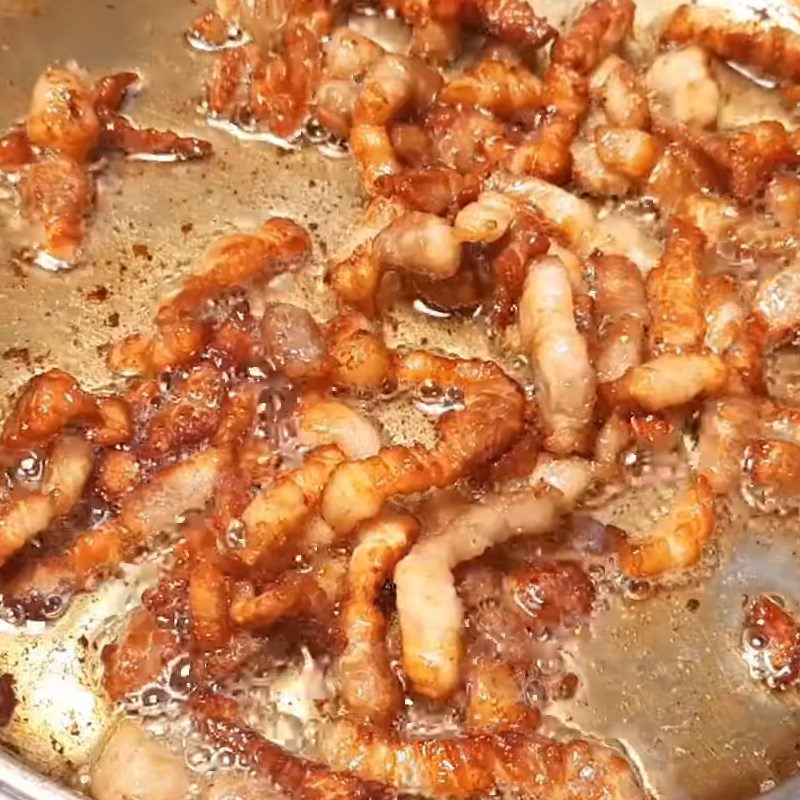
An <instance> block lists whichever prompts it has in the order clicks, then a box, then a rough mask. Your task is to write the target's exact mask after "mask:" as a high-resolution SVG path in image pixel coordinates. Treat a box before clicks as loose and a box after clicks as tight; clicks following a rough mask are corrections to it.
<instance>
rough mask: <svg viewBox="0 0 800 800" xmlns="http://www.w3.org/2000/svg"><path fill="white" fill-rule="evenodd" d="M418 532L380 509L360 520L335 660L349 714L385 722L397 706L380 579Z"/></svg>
mask: <svg viewBox="0 0 800 800" xmlns="http://www.w3.org/2000/svg"><path fill="white" fill-rule="evenodd" d="M418 533H419V524H418V523H417V521H416V520H415V519H414V518H413V517H410V516H408V515H406V514H392V513H388V512H387V513H383V514H381V515H380V516H378V517H376V518H375V519H374V520H371V521H369V522H367V523H365V524H364V526H363V527H362V529H361V531H360V534H359V542H358V545H357V546H356V547H355V549H354V550H353V554H352V556H351V558H350V564H349V565H348V569H347V591H346V595H345V600H344V603H343V606H342V611H341V620H342V623H341V624H342V632H343V638H344V640H345V647H344V651H343V652H342V655H341V658H340V660H339V666H338V672H339V679H340V688H339V691H340V697H341V700H342V703H343V704H344V706H345V707H346V708H347V709H348V711H349V712H350V713H352V714H356V715H358V716H360V717H363V718H364V719H366V720H370V721H373V722H377V723H384V722H388V721H390V720H391V719H392V718H393V717H394V715H395V714H397V712H398V711H399V710H400V707H401V705H402V699H403V697H402V691H401V688H400V685H399V683H398V680H397V676H396V675H395V674H394V672H393V670H392V667H391V664H390V662H389V654H388V653H387V650H386V644H385V641H384V639H385V634H386V618H385V616H384V614H383V612H382V611H381V610H380V609H379V608H378V606H377V602H378V598H379V595H380V592H381V589H382V588H383V585H384V583H385V582H386V581H387V580H389V579H390V578H391V576H392V573H393V572H394V568H395V566H396V565H397V563H398V562H399V561H400V559H401V558H402V557H403V556H404V555H405V553H406V551H407V550H408V548H409V547H410V546H411V545H412V544H413V542H414V540H415V539H416V538H417V535H418Z"/></svg>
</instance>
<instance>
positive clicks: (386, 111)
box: [350, 54, 442, 194]
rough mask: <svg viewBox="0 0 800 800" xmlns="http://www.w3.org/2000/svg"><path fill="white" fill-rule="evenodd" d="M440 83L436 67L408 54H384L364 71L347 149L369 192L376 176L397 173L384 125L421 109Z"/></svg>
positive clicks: (397, 165) (375, 182)
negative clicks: (350, 152)
mask: <svg viewBox="0 0 800 800" xmlns="http://www.w3.org/2000/svg"><path fill="white" fill-rule="evenodd" d="M441 83H442V78H441V76H440V75H439V73H438V72H437V71H436V70H434V69H432V68H431V67H429V66H427V65H426V64H424V63H423V62H422V61H419V60H418V59H415V58H411V57H408V56H400V55H393V54H387V55H384V56H382V57H381V58H380V59H378V60H377V61H376V62H375V63H374V64H373V65H372V66H371V67H370V68H369V70H368V71H367V73H366V75H365V76H364V80H363V84H362V86H361V91H360V93H359V94H358V97H357V99H356V100H355V104H354V107H353V127H352V129H351V131H350V149H351V151H352V153H353V158H354V160H355V162H356V164H357V165H358V167H359V169H360V170H361V174H362V178H363V180H364V185H365V187H366V189H367V192H368V193H369V194H373V193H374V192H375V189H376V187H377V182H378V179H379V178H381V177H384V176H386V175H394V174H397V173H399V172H400V165H399V163H398V162H397V160H396V158H395V155H394V151H393V148H392V144H391V141H390V139H389V132H388V129H387V127H386V126H387V125H388V124H389V123H390V122H392V121H393V120H395V119H396V118H398V117H399V116H401V115H403V114H407V113H412V112H420V111H423V110H424V109H425V108H426V107H427V106H428V105H430V103H431V102H432V101H433V98H434V97H435V95H436V93H437V92H438V90H439V88H440V86H441Z"/></svg>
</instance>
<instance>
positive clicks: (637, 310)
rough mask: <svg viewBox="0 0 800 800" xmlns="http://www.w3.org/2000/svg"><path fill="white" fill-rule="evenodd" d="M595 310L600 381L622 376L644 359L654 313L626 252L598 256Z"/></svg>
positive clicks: (642, 282)
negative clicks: (649, 306) (647, 331)
mask: <svg viewBox="0 0 800 800" xmlns="http://www.w3.org/2000/svg"><path fill="white" fill-rule="evenodd" d="M592 266H593V268H594V273H595V291H596V297H595V313H596V317H597V328H598V342H597V352H596V354H595V359H594V361H595V369H596V370H597V380H598V382H599V383H606V382H608V381H613V380H616V379H617V378H620V377H622V376H623V375H624V374H625V373H626V372H627V371H628V370H629V369H630V368H631V367H635V366H637V365H638V364H640V363H641V362H642V357H643V355H644V351H645V336H646V330H647V326H648V323H649V321H650V313H649V311H648V308H647V300H646V297H645V287H644V281H643V279H642V274H641V273H640V272H639V269H638V267H637V266H636V264H634V263H633V262H632V261H630V260H629V259H627V258H625V257H624V256H602V255H601V256H596V257H594V258H593V259H592Z"/></svg>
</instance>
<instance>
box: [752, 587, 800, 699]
mask: <svg viewBox="0 0 800 800" xmlns="http://www.w3.org/2000/svg"><path fill="white" fill-rule="evenodd" d="M743 638H744V647H745V659H746V660H747V661H748V663H749V664H750V668H751V670H752V672H753V673H754V674H755V675H757V676H758V677H759V678H761V679H763V680H764V681H765V682H766V684H767V685H768V686H769V687H770V688H772V689H788V688H789V687H791V686H794V685H795V684H797V682H798V680H800V624H798V622H797V620H796V619H795V617H794V616H793V615H792V614H790V613H789V611H788V610H787V609H786V608H784V607H783V605H781V604H779V603H778V602H777V601H776V600H775V599H774V598H773V597H770V596H768V595H759V596H758V597H756V599H755V600H754V601H753V602H752V603H751V604H750V607H749V608H748V609H747V611H746V612H745V616H744V637H743Z"/></svg>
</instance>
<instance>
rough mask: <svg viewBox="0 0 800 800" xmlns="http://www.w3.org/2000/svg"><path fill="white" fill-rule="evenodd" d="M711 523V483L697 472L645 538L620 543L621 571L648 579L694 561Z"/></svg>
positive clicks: (712, 503) (713, 517)
mask: <svg viewBox="0 0 800 800" xmlns="http://www.w3.org/2000/svg"><path fill="white" fill-rule="evenodd" d="M714 522H715V513H714V495H713V492H712V491H711V486H710V484H709V482H708V480H707V479H706V478H705V477H704V476H703V475H698V476H697V477H696V478H694V479H692V481H691V482H690V483H689V485H688V486H687V487H686V488H685V489H684V490H683V491H682V493H681V494H679V495H678V497H677V498H676V499H675V501H674V502H673V505H672V507H671V508H670V510H669V512H668V513H667V515H666V516H665V517H664V518H663V519H661V520H660V521H659V522H657V523H656V525H655V527H654V528H653V529H652V530H651V531H650V533H648V535H647V537H646V538H644V539H636V540H631V539H625V540H624V541H622V542H621V543H620V550H619V558H620V566H621V568H622V571H623V572H624V573H625V575H627V576H628V577H630V578H649V577H654V576H657V575H661V574H663V573H665V572H669V571H672V570H683V569H686V568H688V567H690V566H692V565H693V564H696V563H697V562H698V561H699V560H700V556H701V555H702V552H703V546H704V545H705V544H706V542H707V541H708V540H709V539H710V538H711V536H712V535H713V534H714Z"/></svg>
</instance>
